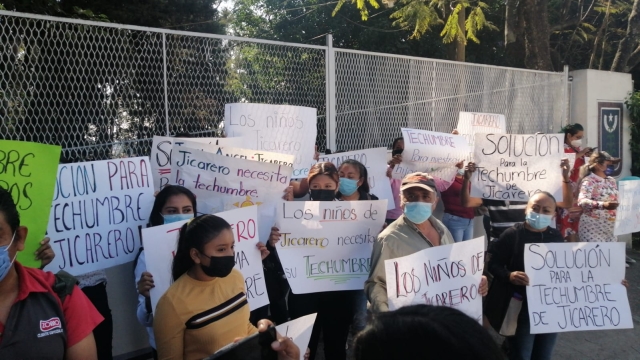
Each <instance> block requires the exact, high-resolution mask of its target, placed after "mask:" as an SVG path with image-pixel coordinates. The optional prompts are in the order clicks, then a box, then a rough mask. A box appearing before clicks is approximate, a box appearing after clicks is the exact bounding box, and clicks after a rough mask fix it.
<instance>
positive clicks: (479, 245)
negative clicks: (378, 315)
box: [384, 237, 484, 322]
mask: <svg viewBox="0 0 640 360" xmlns="http://www.w3.org/2000/svg"><path fill="white" fill-rule="evenodd" d="M384 267H385V273H386V276H387V297H388V302H389V310H395V309H398V308H401V307H403V306H408V305H416V304H427V305H436V306H449V307H453V308H456V309H458V310H460V311H462V312H463V313H465V314H467V315H469V316H471V317H472V318H474V319H476V320H478V322H482V295H480V294H479V292H478V288H479V286H480V281H481V280H482V271H483V269H484V237H479V238H476V239H473V240H469V241H463V242H459V243H456V244H452V245H443V246H436V247H433V248H429V249H424V250H422V251H418V252H417V253H414V254H411V255H407V256H403V257H401V258H396V259H390V260H385V262H384Z"/></svg>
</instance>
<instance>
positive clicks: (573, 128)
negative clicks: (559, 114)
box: [560, 124, 584, 143]
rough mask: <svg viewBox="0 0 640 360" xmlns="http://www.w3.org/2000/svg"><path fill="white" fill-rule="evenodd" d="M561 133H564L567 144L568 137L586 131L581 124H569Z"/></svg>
mask: <svg viewBox="0 0 640 360" xmlns="http://www.w3.org/2000/svg"><path fill="white" fill-rule="evenodd" d="M560 131H561V132H563V133H564V142H565V143H566V142H567V135H571V136H574V135H575V134H577V133H579V132H580V131H584V127H582V125H580V124H569V125H567V126H565V127H563V128H562V129H561V130H560Z"/></svg>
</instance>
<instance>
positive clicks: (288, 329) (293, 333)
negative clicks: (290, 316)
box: [276, 314, 318, 360]
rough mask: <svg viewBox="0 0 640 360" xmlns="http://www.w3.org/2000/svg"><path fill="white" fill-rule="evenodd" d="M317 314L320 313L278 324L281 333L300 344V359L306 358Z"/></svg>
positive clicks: (277, 328) (277, 327)
mask: <svg viewBox="0 0 640 360" xmlns="http://www.w3.org/2000/svg"><path fill="white" fill-rule="evenodd" d="M317 315H318V314H310V315H307V316H303V317H300V318H297V319H295V320H291V321H289V322H286V323H284V324H281V325H278V326H276V330H277V331H278V333H280V335H282V336H284V337H288V338H289V339H291V341H293V343H294V344H296V345H297V346H298V348H299V349H300V360H304V353H305V352H306V351H307V347H308V346H309V340H311V332H312V331H313V324H315V322H316V316H317Z"/></svg>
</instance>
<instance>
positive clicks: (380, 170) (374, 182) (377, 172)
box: [319, 147, 395, 210]
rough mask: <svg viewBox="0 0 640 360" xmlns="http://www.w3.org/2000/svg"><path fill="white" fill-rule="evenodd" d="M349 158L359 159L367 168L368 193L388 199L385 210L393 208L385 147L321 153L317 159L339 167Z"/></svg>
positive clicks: (381, 198)
mask: <svg viewBox="0 0 640 360" xmlns="http://www.w3.org/2000/svg"><path fill="white" fill-rule="evenodd" d="M349 159H351V160H356V161H359V162H361V163H362V165H364V166H365V167H366V168H367V173H368V182H369V187H370V189H369V193H370V194H374V195H376V196H377V197H378V199H380V200H383V199H386V200H388V201H387V207H388V209H387V210H390V209H394V208H395V202H394V200H393V193H392V192H391V182H390V181H389V178H388V177H387V149H386V148H383V147H381V148H375V149H366V150H357V151H348V152H343V153H337V154H330V155H322V156H320V160H319V161H320V162H324V161H328V162H330V163H333V165H335V166H336V167H338V168H340V164H342V162H343V161H345V160H349Z"/></svg>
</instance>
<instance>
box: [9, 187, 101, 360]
mask: <svg viewBox="0 0 640 360" xmlns="http://www.w3.org/2000/svg"><path fill="white" fill-rule="evenodd" d="M27 232H28V229H27V228H26V227H25V226H20V215H19V213H18V211H17V209H16V205H15V203H14V201H13V199H12V197H11V194H10V193H8V192H7V191H6V190H4V189H3V188H1V187H0V359H3V360H13V359H65V360H75V359H77V360H81V359H82V360H84V359H87V360H91V359H97V352H96V343H95V340H94V338H93V329H94V328H95V327H96V326H97V325H98V324H99V323H100V322H101V321H102V320H103V318H102V316H100V314H99V313H98V311H97V310H96V309H95V308H94V307H93V305H92V304H91V302H90V301H89V299H87V297H86V296H85V295H84V293H82V291H81V290H80V289H79V288H78V286H77V285H74V286H73V287H72V288H70V291H69V292H68V293H65V295H64V296H61V295H60V294H59V293H57V292H56V291H54V290H53V285H54V284H55V283H56V278H55V275H54V274H52V273H50V272H44V271H42V270H39V269H32V268H27V267H24V266H22V265H21V264H20V263H19V262H18V261H16V260H15V259H16V255H17V254H18V252H19V251H22V250H24V242H25V239H26V237H27Z"/></svg>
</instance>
